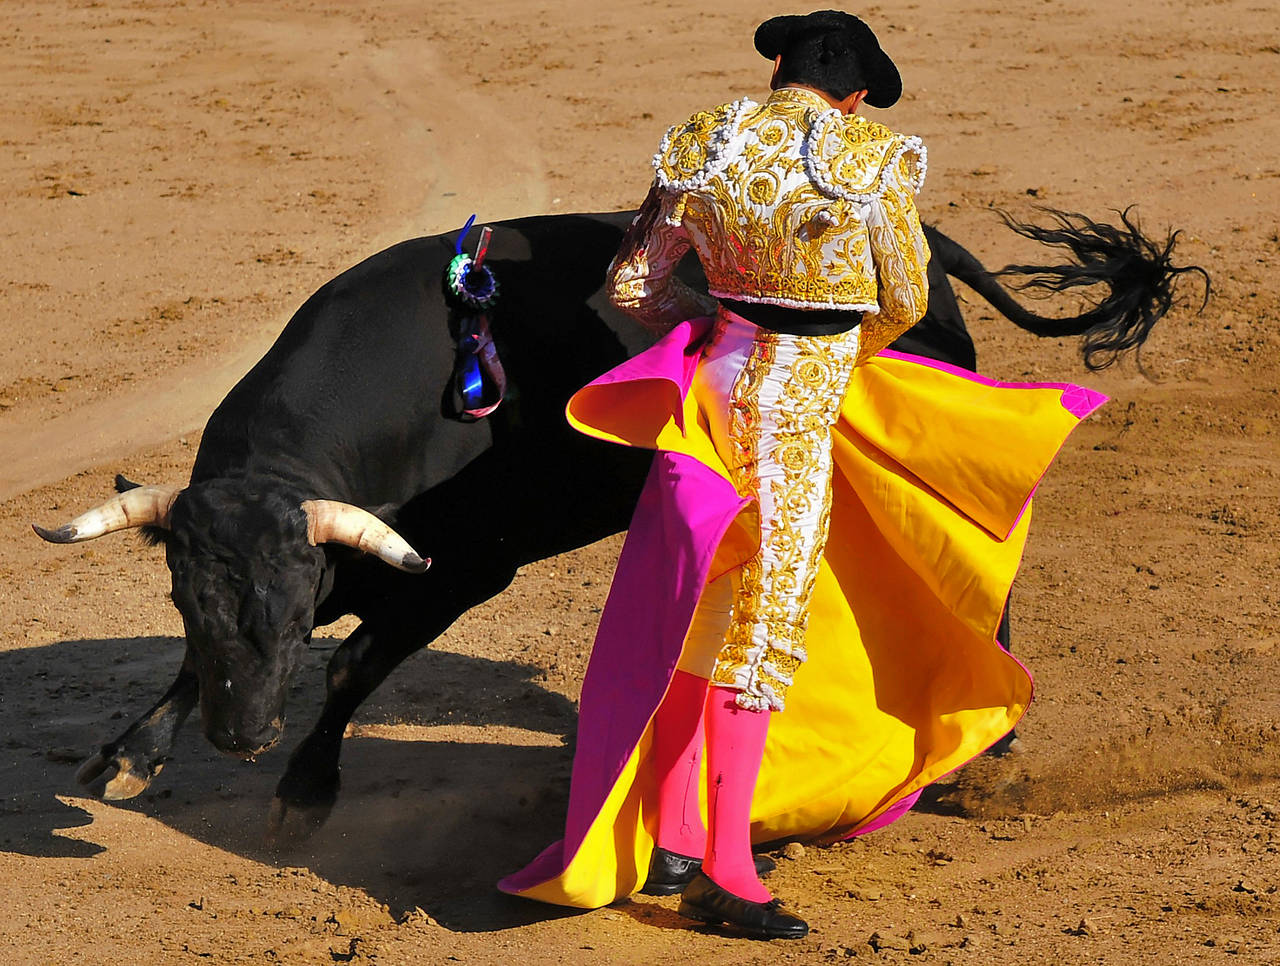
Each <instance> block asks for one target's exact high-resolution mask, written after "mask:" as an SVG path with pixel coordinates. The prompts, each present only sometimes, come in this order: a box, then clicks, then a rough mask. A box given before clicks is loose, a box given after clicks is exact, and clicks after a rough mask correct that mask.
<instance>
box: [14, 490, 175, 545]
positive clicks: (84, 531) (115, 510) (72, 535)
mask: <svg viewBox="0 0 1280 966" xmlns="http://www.w3.org/2000/svg"><path fill="white" fill-rule="evenodd" d="M181 492H182V491H181V490H180V489H178V488H177V487H174V486H139V487H137V488H136V489H132V490H126V491H125V492H124V493H118V494H116V495H115V496H113V497H112V498H111V499H110V500H108V501H107V502H106V503H104V504H102V506H99V507H94V508H93V509H92V510H89V511H87V512H86V513H82V514H80V515H79V516H78V517H76V518H75V519H74V520H72V521H71V522H70V523H64V524H63V525H62V526H60V527H58V529H56V530H46V529H45V528H44V527H38V526H36V525H35V524H34V523H33V524H31V528H32V529H33V530H35V532H36V533H38V534H40V536H42V537H43V538H44V539H46V540H48V541H49V542H50V543H79V542H80V541H82V540H92V539H93V538H94V537H100V536H102V535H103V534H106V533H114V532H115V531H116V530H128V529H129V528H131V527H163V528H164V529H166V530H167V529H169V512H170V511H171V510H172V509H173V501H174V500H176V499H177V498H178V494H179V493H181Z"/></svg>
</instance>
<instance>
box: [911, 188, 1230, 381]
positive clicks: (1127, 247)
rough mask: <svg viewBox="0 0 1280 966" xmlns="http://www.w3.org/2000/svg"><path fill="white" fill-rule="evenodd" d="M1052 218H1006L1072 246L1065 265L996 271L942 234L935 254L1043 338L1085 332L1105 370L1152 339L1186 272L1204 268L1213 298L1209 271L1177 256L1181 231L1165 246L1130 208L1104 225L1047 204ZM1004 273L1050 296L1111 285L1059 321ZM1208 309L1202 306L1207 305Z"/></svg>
mask: <svg viewBox="0 0 1280 966" xmlns="http://www.w3.org/2000/svg"><path fill="white" fill-rule="evenodd" d="M1042 210H1043V211H1045V212H1046V213H1047V214H1049V215H1050V216H1052V218H1053V221H1054V223H1053V224H1052V225H1050V226H1048V227H1041V226H1039V225H1032V224H1028V223H1025V222H1020V221H1017V220H1015V219H1014V218H1012V217H1010V216H1009V215H1007V214H1004V213H1003V212H1002V213H1001V217H1003V218H1004V222H1005V224H1006V225H1008V226H1009V227H1010V228H1012V229H1013V230H1014V231H1015V232H1017V233H1018V234H1019V235H1022V236H1024V237H1026V238H1030V239H1032V240H1034V241H1038V242H1041V243H1043V244H1046V245H1052V246H1055V247H1058V248H1064V249H1066V250H1067V251H1068V253H1069V255H1070V258H1069V260H1068V261H1067V262H1065V263H1064V264H1060V265H1007V266H1005V267H1004V268H1003V269H1001V270H1000V271H998V272H989V271H987V270H986V269H985V268H983V267H982V263H981V262H979V261H978V260H977V259H976V258H974V257H973V255H971V254H970V253H969V252H967V251H966V250H965V249H964V248H962V247H961V246H960V245H958V244H956V243H955V242H954V241H952V240H951V239H949V238H945V237H940V238H939V239H938V242H939V244H937V245H935V246H934V252H933V253H934V256H935V257H937V258H938V259H940V261H941V263H942V265H943V266H944V267H945V269H946V272H947V274H948V275H952V276H954V277H955V278H958V279H960V280H961V281H962V282H964V283H965V284H966V285H968V286H969V287H970V288H972V289H973V290H974V291H975V292H977V293H978V294H979V295H981V296H982V297H983V298H984V299H986V300H987V301H988V302H990V303H991V305H992V306H993V307H994V308H995V309H996V310H997V311H999V312H1000V313H1001V314H1002V315H1004V316H1005V317H1006V318H1007V319H1009V320H1010V321H1011V322H1013V323H1014V324H1016V325H1018V326H1020V327H1021V328H1023V329H1026V330H1027V331H1028V332H1033V333H1035V334H1036V335H1040V336H1049V337H1052V338H1061V337H1064V336H1070V335H1081V336H1084V342H1083V345H1082V346H1081V351H1082V354H1083V355H1084V364H1085V365H1086V366H1087V367H1088V368H1089V369H1092V370H1097V369H1105V368H1106V367H1107V366H1109V365H1111V363H1113V362H1114V361H1115V360H1116V359H1117V358H1118V357H1119V356H1120V354H1121V353H1123V352H1125V351H1126V350H1128V349H1136V348H1137V347H1139V346H1141V345H1142V343H1143V342H1145V341H1146V339H1147V336H1148V335H1150V334H1151V329H1152V326H1154V325H1155V324H1156V323H1157V322H1159V321H1160V319H1161V318H1162V317H1163V316H1164V314H1165V313H1166V312H1168V311H1169V308H1170V306H1172V305H1173V300H1174V296H1175V291H1174V289H1175V287H1176V283H1177V280H1178V278H1179V277H1180V276H1182V275H1185V274H1188V273H1192V272H1194V273H1198V274H1199V275H1200V276H1201V277H1202V278H1203V280H1204V286H1205V289H1204V300H1205V303H1207V302H1208V298H1209V275H1208V273H1207V272H1206V271H1205V270H1204V269H1203V268H1200V267H1199V266H1198V265H1187V266H1182V267H1178V266H1175V265H1174V264H1173V261H1172V255H1173V249H1174V246H1175V245H1176V243H1177V239H1178V232H1170V234H1169V236H1168V237H1167V238H1166V239H1165V241H1164V242H1163V243H1159V242H1156V241H1153V240H1152V239H1150V238H1148V237H1147V236H1146V235H1144V234H1142V231H1141V229H1140V228H1139V226H1138V224H1137V221H1136V219H1132V218H1130V217H1129V209H1125V210H1124V211H1122V212H1119V215H1120V221H1121V223H1122V224H1123V227H1117V226H1115V225H1105V224H1099V223H1098V222H1095V221H1093V220H1092V219H1091V218H1089V217H1087V216H1085V215H1082V214H1078V213H1074V212H1064V211H1057V210H1054V209H1051V208H1045V209H1042ZM1003 276H1020V277H1022V279H1023V281H1021V282H1019V283H1015V284H1013V285H1012V286H1010V287H1011V288H1013V289H1015V290H1018V291H1039V292H1042V293H1050V292H1065V291H1067V290H1068V289H1075V288H1080V287H1088V286H1093V285H1104V286H1106V289H1107V294H1106V296H1105V297H1104V298H1102V299H1101V300H1100V301H1098V302H1096V303H1095V304H1094V305H1093V306H1092V307H1091V308H1089V309H1088V310H1086V311H1084V312H1082V313H1081V314H1079V315H1075V316H1071V317H1069V318H1063V319H1054V318H1049V317H1047V316H1043V315H1037V314H1036V313H1035V312H1031V311H1028V310H1027V309H1025V308H1023V307H1022V306H1021V305H1019V304H1018V302H1016V301H1015V300H1014V299H1013V297H1012V296H1011V295H1010V294H1009V290H1008V289H1007V288H1006V287H1005V286H1004V285H1002V284H1001V283H1000V281H999V279H1000V278H1001V277H1003ZM1203 308H1204V304H1203V303H1202V305H1201V309H1203Z"/></svg>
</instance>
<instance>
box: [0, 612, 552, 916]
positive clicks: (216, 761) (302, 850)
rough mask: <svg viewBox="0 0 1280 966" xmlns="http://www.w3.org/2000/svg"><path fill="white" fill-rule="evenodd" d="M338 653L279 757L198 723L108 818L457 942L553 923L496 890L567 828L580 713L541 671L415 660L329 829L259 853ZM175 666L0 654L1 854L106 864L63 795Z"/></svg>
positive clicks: (296, 708) (104, 649) (360, 741)
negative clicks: (377, 905) (240, 753)
mask: <svg viewBox="0 0 1280 966" xmlns="http://www.w3.org/2000/svg"><path fill="white" fill-rule="evenodd" d="M337 644H338V640H337V639H322V640H318V641H317V642H316V646H315V647H314V648H313V650H312V651H311V652H310V654H309V656H308V660H307V664H306V666H305V667H304V668H302V669H301V671H300V673H299V674H298V676H297V678H296V684H295V685H294V687H293V690H292V692H291V694H290V699H289V705H288V710H289V715H290V718H291V720H292V721H294V722H295V723H296V725H295V727H293V728H290V729H288V730H287V731H286V735H285V739H284V742H283V743H282V747H281V748H280V749H277V750H275V751H274V752H272V753H269V754H267V755H264V756H263V757H262V758H261V759H260V760H259V761H257V762H244V761H238V760H236V759H234V758H230V757H226V756H223V755H221V754H219V753H218V752H216V751H215V750H214V749H213V747H212V746H211V745H210V744H209V743H208V742H206V741H205V740H204V738H203V737H202V736H201V734H200V728H199V723H198V721H195V720H193V721H190V722H188V724H187V726H186V728H184V729H183V731H182V732H181V733H180V735H179V738H178V741H177V744H176V747H175V748H174V754H173V758H174V761H173V764H172V766H171V767H170V768H168V769H166V770H165V771H164V772H163V773H162V774H161V775H159V776H158V777H157V778H156V780H155V781H154V782H153V783H152V785H151V786H150V788H149V789H148V790H147V791H146V792H145V793H144V794H143V795H141V796H139V797H138V798H136V799H133V800H130V801H125V802H117V803H114V804H113V805H112V806H111V807H117V808H126V809H129V810H131V811H134V812H137V813H139V814H142V815H146V816H148V817H150V818H152V819H154V820H156V821H158V822H162V823H164V824H165V825H168V826H169V827H171V828H173V829H175V830H177V831H179V832H181V833H183V834H184V835H187V836H190V837H192V838H195V839H197V840H199V841H202V842H206V843H208V844H211V845H215V846H217V847H218V848H221V849H225V850H228V851H231V852H235V853H238V854H240V855H243V856H245V857H247V858H251V859H254V860H256V861H261V862H266V863H271V864H277V865H291V866H296V865H305V866H307V867H309V868H310V869H312V870H313V871H314V872H315V873H316V874H318V875H320V876H323V877H324V878H325V879H327V880H329V881H330V882H333V883H335V884H343V885H350V886H354V887H358V888H361V889H363V890H365V891H366V892H368V893H369V894H370V895H372V896H374V897H375V898H377V899H379V900H380V901H382V902H385V903H387V904H388V905H389V906H390V907H391V909H392V911H393V913H395V912H399V911H401V910H409V909H413V908H414V907H415V906H421V907H422V908H423V909H425V910H426V911H427V912H428V913H429V914H431V915H432V916H433V917H434V918H435V919H437V920H438V921H440V922H441V923H442V924H443V925H445V926H446V927H448V928H452V929H459V930H484V929H492V928H503V927H508V926H511V925H513V924H515V923H517V922H520V921H525V920H529V919H533V918H540V919H545V918H546V917H547V911H548V910H547V909H545V908H538V909H536V910H535V909H533V908H532V904H529V903H522V902H521V901H520V900H516V899H511V898H509V897H506V896H502V895H500V894H498V893H497V892H496V891H495V889H494V883H495V882H496V881H497V880H498V879H499V878H500V877H501V876H502V875H504V874H506V873H508V872H511V871H513V870H514V868H515V867H516V866H518V865H519V864H521V863H522V862H523V861H526V860H528V859H531V858H532V857H533V854H534V852H535V851H536V850H537V849H538V848H540V847H541V846H543V845H545V844H546V843H547V842H549V841H551V840H552V839H554V838H556V837H557V836H558V835H559V833H560V831H561V830H562V828H563V821H564V809H565V793H566V791H567V787H568V775H569V769H570V766H571V759H572V756H571V749H570V748H569V747H567V746H566V744H565V742H564V740H563V738H562V736H564V735H569V734H572V733H573V731H574V730H575V727H576V717H577V715H576V711H575V709H574V706H573V704H572V702H570V701H569V700H568V699H566V698H565V697H564V696H562V695H560V694H557V693H554V692H551V691H548V690H546V689H545V688H543V687H541V686H539V685H538V684H537V683H536V682H535V681H534V680H532V677H533V675H534V674H535V673H536V671H537V668H536V667H533V666H531V665H526V664H521V663H517V662H512V661H492V660H486V659H483V658H477V657H468V656H464V655H460V654H455V653H449V652H447V651H441V650H427V651H423V652H421V653H419V654H418V655H416V656H415V657H414V658H412V659H410V660H409V661H407V662H406V663H405V664H404V665H403V666H402V667H401V669H400V670H399V671H398V672H397V675H396V677H395V678H394V679H393V680H392V681H391V682H388V685H387V687H386V688H384V689H383V690H382V691H379V692H378V693H377V695H375V697H374V698H373V699H372V700H371V701H370V702H368V703H366V705H365V706H364V708H363V709H362V712H361V715H360V719H359V720H360V724H359V725H358V726H357V727H356V729H355V733H354V734H353V735H352V736H351V737H350V738H348V740H347V742H346V744H345V747H344V752H343V772H342V779H343V791H342V795H341V797H340V798H339V801H338V804H337V806H336V807H335V808H334V811H333V814H332V815H331V817H330V819H329V821H328V823H327V824H326V825H325V826H324V827H322V828H321V829H319V830H318V831H317V832H316V833H315V835H314V836H313V837H312V838H311V839H310V840H309V841H307V842H305V843H303V844H301V845H299V846H296V847H294V848H292V849H289V850H285V851H272V850H271V849H269V848H268V847H267V845H266V841H265V836H264V833H265V828H266V817H267V810H268V806H269V804H270V801H271V796H272V792H273V789H274V786H275V782H276V781H277V779H278V778H279V774H280V771H281V770H282V769H283V767H284V764H285V760H286V758H287V750H288V749H289V748H290V747H291V746H292V743H293V742H296V741H298V740H301V738H302V736H303V734H304V733H305V730H304V725H305V723H306V722H308V721H310V720H313V719H314V718H315V715H316V713H317V711H318V709H319V707H320V705H321V703H322V701H323V690H324V684H323V682H324V675H323V669H324V664H325V662H326V661H327V659H328V657H329V654H330V653H331V652H332V650H333V648H334V647H336V646H337ZM182 653H183V641H182V640H181V639H179V638H170V637H139V638H127V639H108V640H80V641H64V642H61V643H58V644H51V645H47V646H44V647H35V648H28V649H23V650H14V651H7V652H4V653H0V682H4V683H3V684H2V685H0V734H3V735H4V736H5V738H4V739H3V743H0V774H3V775H4V776H5V781H4V787H3V790H2V794H3V798H2V799H0V801H2V804H0V852H14V853H21V854H26V855H34V856H43V857H58V858H88V857H90V856H93V855H96V854H99V853H101V852H102V851H103V847H102V846H100V845H97V844H95V843H94V834H93V828H92V818H91V816H90V815H89V814H88V813H87V812H86V811H85V810H84V809H82V808H79V807H76V806H75V805H73V804H67V803H64V802H63V801H62V800H60V799H59V797H58V796H63V797H66V796H72V797H75V796H78V795H80V794H81V792H82V790H81V789H80V786H79V785H77V783H76V781H75V772H76V767H77V764H78V762H79V761H80V760H81V759H83V758H85V757H87V756H88V755H89V754H90V753H92V751H93V750H94V749H95V748H96V746H97V744H98V743H99V742H101V741H102V740H104V739H106V738H108V737H110V736H111V735H112V734H113V733H114V732H115V730H117V729H118V727H119V724H120V721H122V720H128V719H129V718H131V717H133V716H134V715H135V714H137V713H139V712H141V711H143V710H145V708H146V706H147V705H148V704H149V703H150V701H151V700H153V696H154V694H155V693H156V692H157V691H159V690H162V689H163V687H164V685H165V684H166V682H167V681H168V680H170V679H171V678H172V676H173V675H174V674H175V673H176V671H177V669H178V666H179V664H180V663H181V660H182ZM197 717H198V716H197ZM392 726H394V727H392ZM442 726H447V727H448V728H449V729H450V730H449V732H448V736H447V737H446V736H445V734H444V733H443V727H442ZM472 728H474V731H472ZM482 729H483V730H482ZM495 735H496V738H494V739H493V740H490V737H491V736H495ZM69 828H76V829H78V830H77V831H76V832H75V837H69V836H66V835H63V834H60V830H65V829H69Z"/></svg>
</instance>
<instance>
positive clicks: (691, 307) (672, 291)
mask: <svg viewBox="0 0 1280 966" xmlns="http://www.w3.org/2000/svg"><path fill="white" fill-rule="evenodd" d="M679 198H680V196H679V195H678V194H676V193H673V192H671V191H667V190H665V189H663V188H660V187H659V186H658V185H657V184H654V186H653V187H652V188H650V189H649V194H648V197H646V198H645V199H644V204H642V205H641V206H640V210H639V211H638V212H637V213H636V217H635V220H634V221H632V223H631V227H630V228H628V229H627V232H626V234H625V235H623V236H622V246H621V247H620V248H619V249H618V254H617V255H616V256H614V259H613V263H612V264H611V265H610V266H609V272H608V276H607V285H608V289H609V300H610V301H611V302H613V304H614V305H616V306H617V307H618V308H620V309H622V311H624V312H626V313H627V314H628V315H630V316H632V317H633V318H635V319H636V320H637V321H638V322H639V323H640V324H641V325H643V326H644V327H645V328H647V329H650V330H651V331H654V332H657V333H659V334H664V333H666V332H668V331H670V330H671V328H672V327H673V326H675V325H676V324H677V323H680V322H683V321H684V320H685V319H692V318H696V317H698V316H700V315H709V314H711V313H713V312H714V311H715V308H716V300H715V299H713V298H711V297H710V296H709V295H703V294H701V293H698V292H695V291H694V290H693V289H691V288H689V286H687V285H685V284H684V283H683V282H682V281H680V279H678V278H677V277H676V274H675V271H676V266H677V265H679V264H680V259H681V258H683V257H684V255H685V253H686V252H688V251H689V247H690V241H689V236H688V234H687V233H686V232H685V229H684V226H683V225H681V224H679V220H678V219H676V218H673V217H672V216H673V213H674V212H675V211H676V210H677V208H678V205H679ZM673 220H674V221H676V222H677V223H676V224H672V221H673Z"/></svg>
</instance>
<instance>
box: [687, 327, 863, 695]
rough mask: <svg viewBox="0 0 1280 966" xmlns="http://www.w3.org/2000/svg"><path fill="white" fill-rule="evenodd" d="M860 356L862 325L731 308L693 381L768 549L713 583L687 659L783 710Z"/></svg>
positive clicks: (798, 658) (800, 651)
mask: <svg viewBox="0 0 1280 966" xmlns="http://www.w3.org/2000/svg"><path fill="white" fill-rule="evenodd" d="M857 355H858V330H857V329H854V330H852V331H850V332H845V333H841V334H839V335H831V336H792V335H786V334H784V333H779V332H772V331H769V330H767V329H762V328H760V327H758V326H756V325H754V324H752V323H751V322H748V321H747V320H745V319H742V318H740V317H739V316H737V315H734V314H733V313H730V312H727V311H725V310H724V309H721V310H720V313H719V315H718V317H717V319H716V324H715V329H714V331H713V333H712V336H711V338H710V339H709V340H708V342H707V344H706V346H705V347H704V348H703V357H702V359H701V361H700V362H699V365H698V370H697V373H696V375H695V377H694V384H693V391H694V393H695V395H696V397H697V399H698V402H699V406H700V408H701V409H702V411H703V412H704V413H705V414H706V415H707V418H708V422H709V424H710V425H709V429H710V434H711V438H712V440H713V442H714V444H715V447H716V451H717V452H718V453H719V455H720V457H721V458H722V459H723V460H724V462H725V465H726V466H727V467H728V469H729V471H730V473H731V475H732V478H733V481H734V484H735V486H736V487H737V489H738V492H739V493H740V494H742V495H743V496H749V497H751V498H753V499H754V500H756V501H757V503H758V504H759V510H760V513H759V519H760V548H759V550H758V551H757V553H756V554H755V556H754V557H752V558H751V559H750V560H748V561H747V562H746V563H745V564H743V565H742V567H740V568H739V569H738V570H737V571H734V572H733V573H732V574H729V575H726V576H725V577H723V578H721V579H720V580H717V581H713V582H712V583H710V584H708V586H707V588H706V589H705V591H704V594H703V598H702V602H701V603H700V604H699V608H698V612H697V613H696V614H695V616H694V620H693V625H692V627H691V629H690V632H689V637H688V640H687V642H686V646H685V651H684V656H683V657H682V659H681V662H680V666H681V668H683V669H684V670H687V671H690V672H692V673H696V674H701V675H702V676H703V677H709V678H710V679H711V682H712V683H713V684H716V685H719V686H722V687H728V688H732V689H734V690H736V691H738V692H739V695H738V698H737V703H738V704H739V705H740V706H742V707H744V708H750V709H753V710H765V709H773V710H775V711H781V710H782V709H783V708H784V706H785V698H786V691H787V688H788V687H790V686H791V684H792V682H793V680H794V678H795V673H796V670H797V669H798V668H799V666H800V665H801V664H802V663H803V662H804V660H805V650H804V638H805V629H806V626H807V624H808V615H809V602H810V600H811V598H812V597H813V588H814V582H815V580H816V579H817V575H818V565H819V562H820V561H821V559H822V552H823V550H824V548H825V547H826V541H827V528H828V524H829V522H830V517H831V473H832V457H831V429H832V426H834V425H835V422H836V419H837V418H838V417H839V414H840V408H841V404H842V403H843V401H844V397H845V393H846V391H847V389H848V386H849V380H850V377H851V376H852V373H853V366H854V362H855V360H856V358H857Z"/></svg>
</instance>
